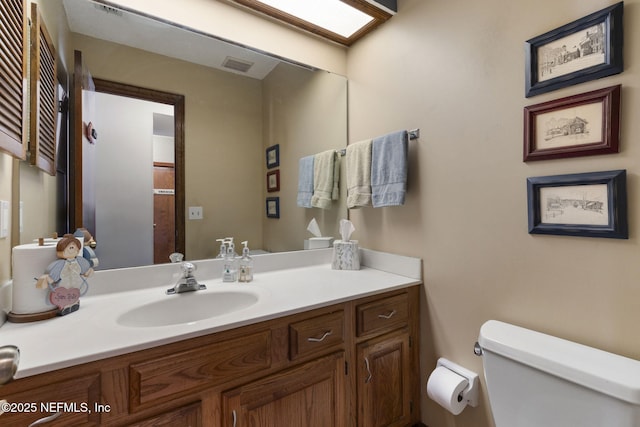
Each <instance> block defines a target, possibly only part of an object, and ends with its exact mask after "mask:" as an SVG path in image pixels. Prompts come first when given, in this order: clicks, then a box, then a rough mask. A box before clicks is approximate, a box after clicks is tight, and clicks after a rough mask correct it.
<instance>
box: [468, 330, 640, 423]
mask: <svg viewBox="0 0 640 427" xmlns="http://www.w3.org/2000/svg"><path fill="white" fill-rule="evenodd" d="M478 343H479V345H480V347H481V348H482V360H483V365H484V375H485V381H486V386H487V390H488V393H489V403H490V405H491V411H492V413H493V417H494V420H495V423H496V427H541V426H544V427H638V426H640V361H637V360H633V359H629V358H626V357H623V356H619V355H617V354H613V353H608V352H605V351H602V350H598V349H595V348H592V347H588V346H585V345H581V344H577V343H574V342H571V341H567V340H564V339H561V338H557V337H553V336H550V335H545V334H542V333H539V332H535V331H532V330H529V329H525V328H521V327H518V326H514V325H510V324H508V323H504V322H499V321H496V320H489V321H488V322H486V323H485V324H483V325H482V327H481V328H480V336H479V338H478Z"/></svg>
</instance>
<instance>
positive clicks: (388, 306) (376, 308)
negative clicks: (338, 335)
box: [356, 294, 409, 337]
mask: <svg viewBox="0 0 640 427" xmlns="http://www.w3.org/2000/svg"><path fill="white" fill-rule="evenodd" d="M408 317H409V300H408V298H407V294H400V295H395V296H392V297H387V298H381V299H379V300H375V301H372V302H368V303H365V304H360V305H358V306H357V308H356V325H357V326H356V328H357V333H358V336H359V337H360V336H362V335H366V334H370V333H375V332H382V331H386V330H389V329H394V328H400V327H403V326H405V325H406V324H407V320H408Z"/></svg>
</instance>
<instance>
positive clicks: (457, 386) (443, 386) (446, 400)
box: [427, 366, 469, 415]
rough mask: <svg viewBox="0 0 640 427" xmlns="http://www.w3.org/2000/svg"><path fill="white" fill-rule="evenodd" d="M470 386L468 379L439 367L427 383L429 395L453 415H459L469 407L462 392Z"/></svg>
mask: <svg viewBox="0 0 640 427" xmlns="http://www.w3.org/2000/svg"><path fill="white" fill-rule="evenodd" d="M468 385H469V380H468V379H467V378H465V377H463V376H461V375H458V374H457V373H456V372H453V371H451V370H449V369H447V368H445V367H444V366H438V367H437V368H436V369H435V371H433V372H432V373H431V375H430V376H429V380H428V381H427V395H428V396H429V397H430V398H431V399H433V400H434V401H436V402H437V403H438V404H439V405H440V406H442V407H443V408H445V409H446V410H447V411H449V412H451V413H452V414H453V415H458V414H459V413H461V412H462V410H463V409H464V408H465V407H466V406H467V401H466V400H465V399H464V398H462V392H463V391H464V390H465V389H466V388H467V386H468Z"/></svg>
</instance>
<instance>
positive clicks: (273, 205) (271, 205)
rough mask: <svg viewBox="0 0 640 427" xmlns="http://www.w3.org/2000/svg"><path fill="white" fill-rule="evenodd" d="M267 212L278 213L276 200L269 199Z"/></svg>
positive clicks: (272, 214)
mask: <svg viewBox="0 0 640 427" xmlns="http://www.w3.org/2000/svg"><path fill="white" fill-rule="evenodd" d="M267 213H268V214H269V215H271V216H275V215H277V214H278V205H277V204H276V202H274V201H269V203H268V204H267Z"/></svg>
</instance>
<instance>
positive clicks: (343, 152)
mask: <svg viewBox="0 0 640 427" xmlns="http://www.w3.org/2000/svg"><path fill="white" fill-rule="evenodd" d="M407 133H408V134H409V140H414V139H418V138H420V129H412V130H408V131H407ZM336 152H337V153H338V154H340V155H341V156H344V155H346V154H347V149H346V148H343V149H342V150H336Z"/></svg>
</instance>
